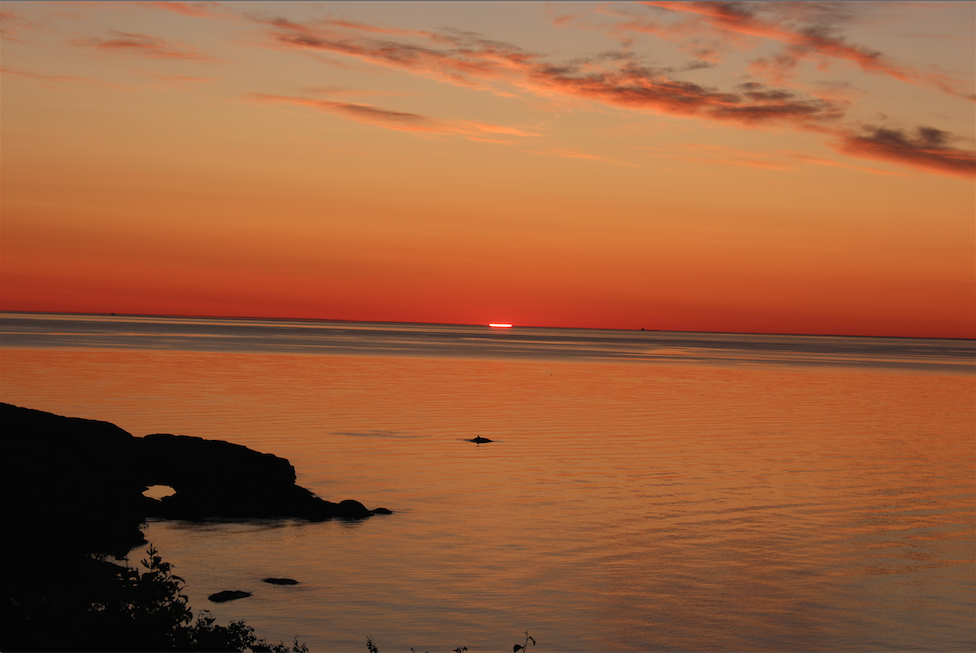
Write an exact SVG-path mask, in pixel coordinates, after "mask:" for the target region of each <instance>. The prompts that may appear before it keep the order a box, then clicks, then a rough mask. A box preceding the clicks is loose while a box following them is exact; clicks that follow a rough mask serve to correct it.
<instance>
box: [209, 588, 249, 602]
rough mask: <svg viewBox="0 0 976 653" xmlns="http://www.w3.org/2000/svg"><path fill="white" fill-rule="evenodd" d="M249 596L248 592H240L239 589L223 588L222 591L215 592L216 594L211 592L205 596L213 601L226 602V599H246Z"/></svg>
mask: <svg viewBox="0 0 976 653" xmlns="http://www.w3.org/2000/svg"><path fill="white" fill-rule="evenodd" d="M249 596H251V593H250V592H242V591H241V590H224V591H223V592H217V593H216V594H211V595H210V596H208V597H207V598H208V599H210V600H211V601H213V602H214V603H226V602H227V601H236V600H237V599H246V598H247V597H249Z"/></svg>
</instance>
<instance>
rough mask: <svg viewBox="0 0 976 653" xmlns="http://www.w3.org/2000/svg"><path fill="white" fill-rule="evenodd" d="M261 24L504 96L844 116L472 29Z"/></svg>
mask: <svg viewBox="0 0 976 653" xmlns="http://www.w3.org/2000/svg"><path fill="white" fill-rule="evenodd" d="M263 22H264V24H266V25H268V26H269V27H271V29H272V38H273V40H274V41H275V42H276V43H277V44H278V45H279V46H282V47H289V48H296V49H308V50H316V51H328V52H332V53H337V54H342V55H346V56H350V57H355V58H359V59H361V60H364V61H368V62H370V63H374V64H379V65H384V66H393V67H397V68H401V69H406V70H409V71H411V72H415V73H417V74H422V75H426V76H430V77H436V78H439V79H441V80H442V81H447V82H450V83H453V84H459V85H463V86H468V87H476V88H491V89H493V90H495V91H503V89H502V87H501V85H502V84H509V85H512V86H515V87H518V88H521V89H523V90H527V91H529V92H532V93H535V94H538V95H542V96H548V97H552V96H563V97H567V96H571V97H576V98H579V99H584V100H592V101H596V102H600V103H605V104H611V105H615V106H618V107H624V108H632V109H648V110H653V111H659V112H663V113H670V114H679V115H700V116H703V117H708V118H712V119H716V120H727V121H736V122H739V123H743V124H748V125H757V124H760V123H781V122H793V123H807V122H811V121H823V120H833V119H835V118H837V117H839V116H840V115H841V114H842V112H841V110H840V108H839V107H838V106H836V105H835V104H834V103H832V102H829V101H826V100H820V99H814V98H804V97H801V96H799V95H798V94H797V93H795V92H792V91H785V90H781V91H774V90H770V89H765V88H764V87H762V86H760V85H758V84H753V85H752V86H749V87H744V88H743V89H741V90H740V91H737V92H723V91H719V90H716V89H711V88H707V87H704V86H700V85H698V84H694V83H692V82H686V81H679V80H677V79H674V78H673V77H671V76H670V75H669V70H668V69H654V68H649V67H646V66H642V65H641V64H640V63H639V62H638V61H637V60H636V59H635V58H634V57H633V56H632V55H631V54H629V53H626V52H612V51H611V52H605V53H601V54H600V55H597V56H594V57H591V58H587V59H578V60H574V61H571V62H567V63H563V64H550V63H547V62H545V60H544V57H543V56H542V55H540V54H537V53H533V52H528V51H526V50H523V49H522V48H519V47H517V46H514V45H511V44H508V43H504V42H501V41H494V40H490V39H485V38H483V37H481V36H479V35H477V34H472V33H470V32H460V31H445V32H441V33H433V32H414V33H412V34H411V36H420V38H421V42H420V43H418V42H403V41H398V40H394V39H379V40H377V39H373V38H364V37H361V36H359V35H356V34H350V33H348V32H346V33H342V34H339V33H335V32H334V31H333V29H334V28H335V27H336V25H337V23H336V22H335V21H331V22H328V23H325V22H321V21H320V22H317V23H315V24H313V25H298V24H296V23H294V22H292V21H288V20H285V19H281V18H277V19H265V20H264V21H263ZM357 29H361V28H360V27H357Z"/></svg>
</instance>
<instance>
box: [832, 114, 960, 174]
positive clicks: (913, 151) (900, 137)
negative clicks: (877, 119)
mask: <svg viewBox="0 0 976 653" xmlns="http://www.w3.org/2000/svg"><path fill="white" fill-rule="evenodd" d="M952 140H955V139H954V138H953V136H952V134H950V133H949V132H946V131H943V130H941V129H936V128H934V127H917V128H916V129H915V131H914V134H911V133H908V132H906V131H904V130H901V129H891V128H887V127H873V126H868V127H865V128H864V130H863V133H862V134H856V133H847V134H843V135H842V137H841V139H840V141H839V143H838V146H837V149H839V150H840V151H841V152H844V153H845V154H853V155H856V156H863V157H867V158H871V159H876V160H881V161H892V162H895V163H903V164H908V165H913V166H918V167H922V168H927V169H929V170H935V171H938V172H943V173H950V174H956V175H963V176H966V177H969V178H976V152H973V151H971V150H962V149H958V148H955V147H952V146H950V145H949V143H950V142H951V141H952Z"/></svg>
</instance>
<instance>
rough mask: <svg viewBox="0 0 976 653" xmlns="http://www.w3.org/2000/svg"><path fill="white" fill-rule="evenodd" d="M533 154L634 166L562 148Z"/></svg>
mask: <svg viewBox="0 0 976 653" xmlns="http://www.w3.org/2000/svg"><path fill="white" fill-rule="evenodd" d="M533 154H540V155H542V156H559V157H563V158H566V159H586V160H588V161H599V162H600V163H612V164H614V165H625V166H632V167H634V164H632V163H624V162H622V161H615V160H614V159H608V158H607V157H605V156H600V155H598V154H588V153H586V152H580V151H578V150H567V149H560V148H551V149H548V150H539V151H536V152H533Z"/></svg>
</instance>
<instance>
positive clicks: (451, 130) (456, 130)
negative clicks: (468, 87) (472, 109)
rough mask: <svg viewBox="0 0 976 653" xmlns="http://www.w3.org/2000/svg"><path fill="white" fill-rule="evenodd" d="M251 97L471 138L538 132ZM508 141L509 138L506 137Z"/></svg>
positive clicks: (373, 108)
mask: <svg viewBox="0 0 976 653" xmlns="http://www.w3.org/2000/svg"><path fill="white" fill-rule="evenodd" d="M248 97H249V98H250V99H251V100H253V101H256V102H277V103H285V104H294V105H298V106H307V107H312V108H315V109H319V110H320V111H326V112H328V113H332V114H336V115H339V116H342V117H344V118H348V119H350V120H355V121H356V122H361V123H366V124H369V125H375V126H378V127H383V128H385V129H393V130H397V131H408V132H418V133H423V134H430V135H449V136H463V137H466V138H469V139H471V140H480V141H484V140H492V139H491V138H489V137H492V136H516V137H526V136H536V135H537V134H536V133H534V132H531V131H527V130H524V129H518V128H514V127H506V126H502V125H492V124H487V123H480V122H473V121H469V120H441V119H438V118H432V117H430V116H424V115H420V114H416V113H409V112H406V111H394V110H391V109H384V108H382V107H377V106H374V105H370V104H358V103H352V102H338V101H335V100H318V99H314V98H307V97H289V96H282V95H267V94H264V93H251V94H250V95H248ZM502 142H505V141H502Z"/></svg>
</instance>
